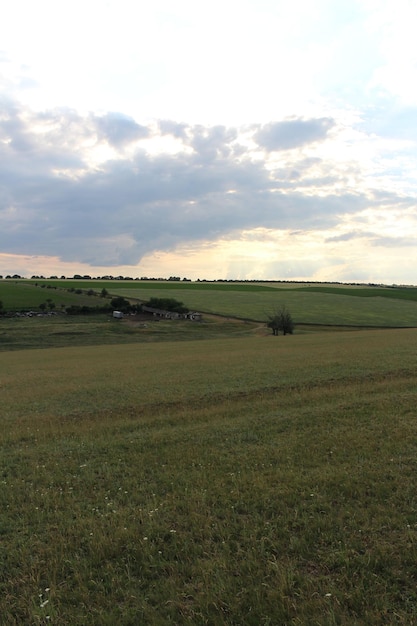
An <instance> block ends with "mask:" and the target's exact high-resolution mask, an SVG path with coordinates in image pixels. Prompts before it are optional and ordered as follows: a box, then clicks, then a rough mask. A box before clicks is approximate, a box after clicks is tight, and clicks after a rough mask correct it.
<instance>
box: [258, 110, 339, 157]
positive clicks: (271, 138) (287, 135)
mask: <svg viewBox="0 0 417 626" xmlns="http://www.w3.org/2000/svg"><path fill="white" fill-rule="evenodd" d="M333 126H334V120H332V119H331V118H329V117H321V118H316V119H308V120H306V119H291V120H284V121H282V122H271V123H270V124H266V125H265V126H262V127H261V128H260V129H259V130H258V131H257V132H256V133H255V135H254V139H255V141H257V143H258V144H259V145H260V146H261V147H262V148H265V150H268V151H269V152H273V151H278V150H291V149H293V148H300V147H301V146H304V145H306V144H311V143H314V142H316V141H323V140H324V139H326V137H327V134H328V132H329V130H330V129H331V128H332V127H333Z"/></svg>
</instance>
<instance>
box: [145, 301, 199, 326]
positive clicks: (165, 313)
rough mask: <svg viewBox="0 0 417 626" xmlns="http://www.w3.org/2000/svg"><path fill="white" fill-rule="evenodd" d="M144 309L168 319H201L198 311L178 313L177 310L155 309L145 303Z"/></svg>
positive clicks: (160, 317) (158, 316)
mask: <svg viewBox="0 0 417 626" xmlns="http://www.w3.org/2000/svg"><path fill="white" fill-rule="evenodd" d="M142 311H143V312H144V313H150V314H152V315H153V316H154V317H156V318H159V319H167V320H187V319H188V320H192V321H194V322H197V321H200V320H201V313H197V311H189V312H188V313H177V312H176V311H164V310H163V309H155V308H154V307H151V306H147V305H146V304H144V305H143V306H142Z"/></svg>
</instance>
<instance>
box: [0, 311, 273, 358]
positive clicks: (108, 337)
mask: <svg viewBox="0 0 417 626" xmlns="http://www.w3.org/2000/svg"><path fill="white" fill-rule="evenodd" d="M254 331H256V332H261V333H262V332H263V333H266V332H268V331H267V330H266V328H262V327H261V328H259V325H257V324H254V323H250V322H241V321H239V320H228V321H227V320H223V319H219V318H217V317H213V316H205V317H204V319H203V320H202V321H201V322H191V321H188V320H180V321H172V320H161V321H157V322H156V321H153V320H152V318H150V319H148V320H143V319H139V320H137V319H136V318H135V317H130V316H129V317H126V318H125V319H124V320H122V321H119V320H114V319H112V317H111V315H110V314H89V315H56V316H52V317H50V316H41V317H38V316H34V317H31V318H27V317H19V318H15V317H14V318H8V317H3V318H1V317H0V352H3V351H10V350H24V349H26V348H62V347H65V346H87V345H89V346H94V345H111V344H126V343H148V342H160V341H167V340H168V341H185V340H196V339H214V338H219V337H241V336H245V335H250V334H253V332H254Z"/></svg>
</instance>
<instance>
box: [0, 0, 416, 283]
mask: <svg viewBox="0 0 417 626" xmlns="http://www.w3.org/2000/svg"><path fill="white" fill-rule="evenodd" d="M2 13H3V19H2V20H1V22H0V275H7V274H15V273H17V274H20V275H23V276H31V275H44V276H50V275H58V276H60V275H65V276H72V275H73V274H82V275H84V274H88V275H91V276H102V275H112V276H119V275H122V276H130V277H134V278H135V277H143V276H150V277H169V276H180V277H187V278H190V279H192V280H196V279H198V278H200V279H207V280H216V279H235V280H288V281H293V280H294V281H295V280H297V281H323V282H327V281H338V282H360V283H378V284H380V283H383V284H409V285H414V284H417V277H416V271H417V187H416V182H417V89H416V85H417V45H416V43H415V25H416V24H417V3H416V2H415V0H315V2H311V0H291V2H290V1H289V0H285V1H284V0H239V1H237V0H221V1H220V0H211V2H210V3H200V2H196V1H195V0H176V2H172V0H152V2H146V3H145V2H141V1H140V0H117V1H115V0H100V1H96V0H82V1H80V0H71V2H68V1H67V0H58V1H57V0H37V2H36V3H35V2H33V0H13V1H12V0H6V2H5V4H4V7H3V11H2Z"/></svg>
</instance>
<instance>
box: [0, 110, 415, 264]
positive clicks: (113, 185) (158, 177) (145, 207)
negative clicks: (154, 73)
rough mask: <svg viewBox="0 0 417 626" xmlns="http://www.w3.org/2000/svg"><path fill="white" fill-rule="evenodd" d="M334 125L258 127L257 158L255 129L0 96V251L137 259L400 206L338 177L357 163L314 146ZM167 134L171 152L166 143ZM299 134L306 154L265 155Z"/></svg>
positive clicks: (403, 203)
mask: <svg viewBox="0 0 417 626" xmlns="http://www.w3.org/2000/svg"><path fill="white" fill-rule="evenodd" d="M335 126H336V122H335V121H334V120H333V119H331V118H317V119H310V120H304V119H297V120H296V119H293V120H284V121H277V122H274V123H271V124H269V125H267V126H266V127H265V126H264V127H258V130H257V131H256V133H255V135H256V136H257V138H258V141H261V142H263V144H264V145H265V147H267V146H268V153H267V154H266V155H264V156H261V155H260V153H259V149H258V147H257V146H256V145H255V146H254V144H253V142H252V141H251V135H253V128H254V127H247V126H245V127H243V128H240V127H228V126H222V125H217V126H204V125H190V124H185V123H177V122H175V121H170V120H161V121H159V122H156V123H152V124H148V125H147V126H142V125H139V124H137V123H136V122H135V120H134V119H132V118H129V117H127V116H124V115H122V114H120V113H114V112H109V113H107V114H105V115H102V116H97V115H92V114H87V115H84V116H83V115H81V114H79V113H77V112H76V111H74V110H71V109H53V110H49V111H48V110H47V111H43V112H35V111H32V110H30V109H28V108H27V107H24V106H22V105H19V104H17V103H15V102H12V101H8V102H7V103H5V106H4V107H3V110H2V116H1V118H0V159H1V161H2V164H3V167H2V170H1V172H0V250H1V251H2V252H3V253H9V254H18V253H22V252H23V253H24V254H26V255H50V256H51V257H60V258H61V259H62V260H63V261H65V262H71V261H73V262H78V263H85V264H90V265H91V266H109V267H110V266H118V265H119V266H120V265H124V266H126V265H130V266H134V265H136V264H137V263H138V262H139V261H140V259H141V258H143V256H144V255H149V254H152V253H153V252H154V251H158V250H161V251H163V250H165V251H170V250H171V251H172V250H175V249H177V248H180V247H181V246H183V245H185V244H193V245H196V243H198V242H209V241H216V240H219V239H221V238H225V237H226V238H227V237H229V238H230V237H237V238H238V237H239V232H241V231H242V230H250V229H254V228H258V227H263V228H264V229H287V230H289V231H297V230H299V231H300V232H303V231H305V232H308V231H314V230H329V229H331V228H334V227H336V226H338V224H340V222H341V220H342V219H345V218H346V216H354V215H359V214H361V212H364V211H365V210H370V209H372V208H373V207H378V208H379V210H380V211H382V210H385V209H386V210H389V209H390V208H391V207H393V206H394V207H396V210H397V211H399V212H401V211H402V210H404V211H405V210H409V208H410V206H411V205H412V201H413V199H412V198H411V197H405V196H400V195H399V194H397V193H396V192H395V191H394V190H390V189H385V188H384V187H383V186H381V187H380V189H379V190H378V192H374V191H373V190H370V189H367V188H366V187H361V186H355V187H352V186H349V185H346V180H347V179H348V178H349V176H350V173H351V171H352V172H356V170H357V164H355V163H354V164H349V163H348V164H346V163H343V164H342V166H338V164H337V162H335V161H334V160H332V159H329V157H328V156H327V155H326V154H325V153H321V152H320V145H321V143H320V142H321V141H322V140H324V139H325V138H326V137H327V134H328V131H329V130H330V129H332V128H334V127H335ZM167 137H168V138H169V137H172V138H173V139H174V140H175V146H176V148H175V151H169V150H166V149H165V143H164V141H165V140H166V138H167ZM307 143H308V144H309V145H310V146H316V148H315V151H314V150H313V152H312V154H311V155H309V156H308V158H306V157H305V156H304V155H300V156H298V155H297V153H294V154H292V155H290V154H288V155H287V153H285V155H283V158H282V159H281V160H280V161H279V162H275V161H274V160H270V157H269V149H271V151H272V148H273V146H276V145H278V144H279V145H280V146H286V147H287V148H288V147H296V146H302V145H306V144H307ZM109 149H110V152H109ZM274 150H275V149H274ZM103 154H104V156H103ZM381 207H382V208H381ZM364 219H365V218H364ZM379 235H380V236H383V233H379ZM358 236H359V235H358ZM337 237H338V236H336V237H333V238H331V237H330V238H329V239H328V241H329V242H332V241H333V242H335V241H337V240H338V239H337ZM348 237H349V235H340V236H339V240H343V239H344V240H346V239H347V238H348ZM352 237H353V234H352ZM271 267H272V266H271ZM294 267H295V266H294ZM294 271H295V270H294Z"/></svg>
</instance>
